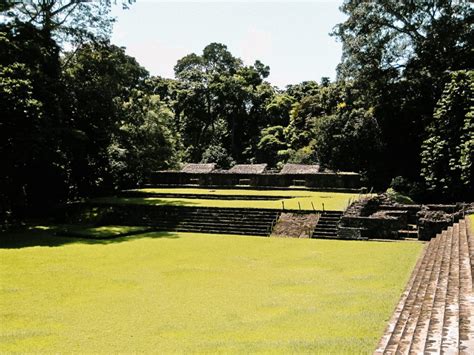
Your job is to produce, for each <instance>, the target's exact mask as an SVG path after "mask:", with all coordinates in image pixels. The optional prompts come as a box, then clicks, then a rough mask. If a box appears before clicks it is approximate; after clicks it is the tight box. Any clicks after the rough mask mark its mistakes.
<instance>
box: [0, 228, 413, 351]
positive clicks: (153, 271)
mask: <svg viewBox="0 0 474 355" xmlns="http://www.w3.org/2000/svg"><path fill="white" fill-rule="evenodd" d="M43 229H44V230H43V231H35V232H32V231H30V232H25V233H19V232H18V233H16V234H14V235H10V236H8V235H4V236H0V241H1V240H3V241H4V243H3V245H1V246H2V247H1V248H0V314H1V319H0V337H1V342H0V353H5V352H42V353H58V352H81V353H116V352H121V353H124V352H125V353H131V352H147V353H163V352H165V353H171V352H173V353H175V352H224V353H228V352H265V353H273V352H276V353H289V352H293V353H294V352H298V353H299V352H312V353H315V352H320V353H331V352H332V353H360V352H363V353H370V352H371V351H372V350H373V349H374V347H375V346H376V343H377V341H378V338H379V337H380V336H381V334H382V332H383V330H384V327H385V324H386V321H387V320H388V319H389V317H390V316H391V313H392V311H393V309H394V306H395V304H396V303H397V301H398V298H399V296H400V294H401V292H402V289H403V288H404V285H405V282H406V281H407V279H408V277H409V274H410V272H411V269H412V267H413V266H414V264H415V261H416V258H417V256H418V255H419V253H420V251H421V249H422V244H420V243H417V242H358V241H326V240H300V239H298V240H296V239H278V238H258V237H238V236H223V235H222V236H220V235H204V234H189V233H180V234H177V233H148V234H142V235H137V236H134V237H127V238H120V239H115V240H104V241H97V240H78V239H72V238H60V237H57V236H52V235H51V233H50V231H48V229H47V228H43ZM32 238H34V239H32ZM33 245H36V246H33ZM38 245H40V246H38Z"/></svg>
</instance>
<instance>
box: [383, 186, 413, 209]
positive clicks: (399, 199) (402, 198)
mask: <svg viewBox="0 0 474 355" xmlns="http://www.w3.org/2000/svg"><path fill="white" fill-rule="evenodd" d="M385 194H386V195H387V196H388V197H390V199H392V200H393V201H395V202H396V203H402V204H405V205H412V204H414V203H415V202H414V201H413V200H412V199H411V197H409V196H406V195H403V194H402V193H400V192H398V191H397V190H395V189H393V188H391V187H390V188H388V189H387V191H386V192H385Z"/></svg>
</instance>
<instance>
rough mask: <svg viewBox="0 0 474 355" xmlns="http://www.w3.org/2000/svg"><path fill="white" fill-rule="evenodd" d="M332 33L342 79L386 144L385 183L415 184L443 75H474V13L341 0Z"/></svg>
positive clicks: (434, 4) (423, 4) (465, 8)
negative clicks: (400, 179)
mask: <svg viewBox="0 0 474 355" xmlns="http://www.w3.org/2000/svg"><path fill="white" fill-rule="evenodd" d="M341 10H342V11H343V12H344V13H345V14H346V15H348V18H347V20H346V21H345V22H343V23H341V24H339V25H338V26H337V27H336V28H335V31H334V35H336V36H337V37H338V38H339V39H340V40H341V41H342V43H343V60H342V63H341V64H340V65H339V68H338V73H339V77H340V78H341V79H344V80H350V81H352V82H353V83H354V87H355V89H356V90H358V96H359V100H360V101H361V103H362V104H363V105H364V106H365V107H366V108H367V109H370V108H371V107H372V108H373V109H374V115H375V117H376V118H377V121H378V122H379V124H380V128H381V131H382V139H383V141H384V142H385V143H386V145H385V147H386V149H385V152H384V155H383V156H384V160H385V161H390V164H389V166H387V167H386V169H384V172H385V173H386V174H387V176H386V181H388V180H389V179H390V178H391V177H393V176H396V175H404V176H406V177H409V178H411V179H416V178H419V172H420V159H419V152H420V147H421V143H422V140H423V133H424V127H425V126H427V125H429V124H430V122H431V120H432V117H433V116H432V113H433V109H434V106H435V104H436V102H437V100H438V99H439V97H440V95H441V92H442V89H443V86H444V83H445V82H446V80H447V79H448V78H447V72H448V71H450V70H451V71H452V70H459V69H469V68H472V64H473V57H472V53H471V51H472V47H473V38H474V36H473V35H472V28H473V26H472V23H473V19H474V12H473V11H474V8H473V7H472V5H471V4H469V3H468V2H453V1H409V2H401V1H391V0H381V1H357V0H346V1H345V2H344V4H343V5H342V7H341Z"/></svg>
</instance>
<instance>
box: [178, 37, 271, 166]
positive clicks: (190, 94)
mask: <svg viewBox="0 0 474 355" xmlns="http://www.w3.org/2000/svg"><path fill="white" fill-rule="evenodd" d="M175 74H176V78H177V79H178V80H179V81H180V82H181V86H180V88H179V89H178V94H177V99H176V103H175V105H174V107H175V112H176V114H177V117H176V119H177V120H179V123H180V126H181V133H182V136H183V139H184V143H185V145H186V146H187V147H188V153H187V155H188V159H189V160H191V161H200V160H201V159H202V155H203V153H204V151H205V150H206V146H207V145H213V146H216V147H219V148H218V149H217V148H216V149H217V150H216V149H214V150H215V151H219V152H221V153H222V152H224V151H225V152H227V154H228V155H229V156H230V157H232V158H233V159H234V160H236V161H242V160H245V159H248V158H250V157H251V156H252V154H253V150H254V149H255V146H256V143H257V142H256V140H255V138H256V136H257V135H258V134H259V132H260V130H261V129H262V128H263V127H265V125H266V116H264V115H262V113H264V111H265V106H266V103H267V100H268V99H269V98H270V97H271V96H272V95H273V93H274V90H273V88H272V87H271V86H270V85H269V84H268V83H266V82H265V81H264V79H265V78H266V77H267V76H268V74H269V68H268V67H267V66H265V65H263V64H262V63H261V62H259V61H257V62H256V63H255V64H254V65H253V66H244V65H243V63H242V61H241V60H240V59H238V58H235V57H234V56H233V55H232V54H231V53H230V52H229V51H228V49H227V47H226V46H225V45H222V44H219V43H211V44H210V45H208V46H206V47H205V48H204V50H203V53H202V55H197V54H190V55H187V56H185V57H184V58H182V59H180V60H179V61H178V63H177V64H176V66H175ZM221 153H220V154H221Z"/></svg>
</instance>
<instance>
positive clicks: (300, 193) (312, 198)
mask: <svg viewBox="0 0 474 355" xmlns="http://www.w3.org/2000/svg"><path fill="white" fill-rule="evenodd" d="M135 191H136V192H142V193H144V194H146V193H153V194H165V193H175V194H213V195H234V196H241V195H253V196H255V195H257V196H287V197H288V198H284V199H280V200H267V201H265V200H264V201H253V200H250V201H249V200H206V199H194V198H193V199H191V198H189V199H187V198H165V197H160V196H159V195H157V196H156V197H128V198H116V197H112V198H111V197H107V198H98V199H94V200H93V201H95V202H101V203H106V204H114V203H125V204H148V205H160V204H171V205H180V206H198V207H233V208H242V207H248V208H282V206H283V205H282V202H283V204H284V207H285V209H299V208H301V209H303V210H312V209H313V207H314V209H316V210H322V209H325V210H332V211H342V210H344V209H345V208H346V207H347V206H348V204H349V201H354V200H355V199H357V198H359V197H360V195H359V194H357V193H341V192H321V191H309V190H302V189H295V190H238V189H235V190H224V189H223V190H210V189H178V188H161V189H141V190H135ZM323 204H324V206H323Z"/></svg>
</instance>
